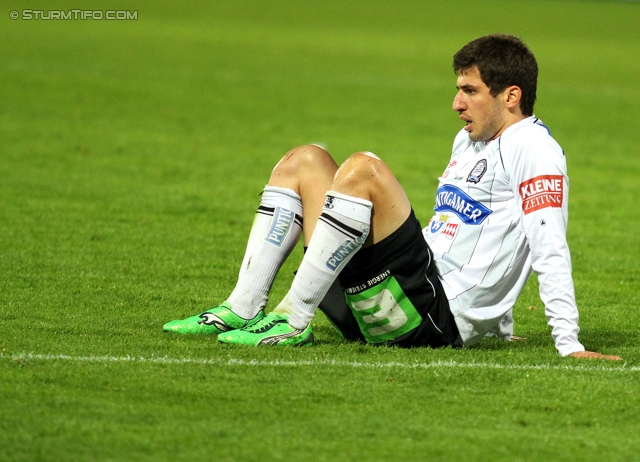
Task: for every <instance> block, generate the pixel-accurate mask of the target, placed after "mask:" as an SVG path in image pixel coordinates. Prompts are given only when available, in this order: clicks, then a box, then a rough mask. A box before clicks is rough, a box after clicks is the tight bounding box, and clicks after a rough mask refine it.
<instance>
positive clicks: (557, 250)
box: [505, 136, 617, 359]
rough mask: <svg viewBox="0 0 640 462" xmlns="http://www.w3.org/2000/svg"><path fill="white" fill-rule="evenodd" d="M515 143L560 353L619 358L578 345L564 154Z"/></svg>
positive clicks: (528, 230)
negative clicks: (569, 244)
mask: <svg viewBox="0 0 640 462" xmlns="http://www.w3.org/2000/svg"><path fill="white" fill-rule="evenodd" d="M514 138H515V137H514ZM513 141H514V143H513V144H512V145H511V147H512V150H511V151H512V153H513V154H514V156H513V158H512V162H513V163H512V169H511V172H510V173H511V175H510V176H511V182H512V187H513V190H514V194H515V195H516V199H517V200H518V201H519V206H520V210H519V213H520V216H521V223H522V226H523V228H524V232H525V235H526V237H527V242H528V244H529V248H530V250H531V260H532V266H533V270H534V272H535V273H536V274H537V275H538V281H539V283H540V298H541V300H542V302H543V303H544V305H545V314H546V317H547V321H548V324H549V326H550V327H551V335H552V337H553V339H554V342H555V345H556V348H557V350H558V352H559V353H560V354H561V355H562V356H569V355H571V356H573V357H576V358H602V359H615V358H617V357H607V356H605V355H600V354H598V353H594V352H588V351H585V348H584V346H583V345H582V344H581V343H580V341H579V340H578V332H579V331H580V328H579V326H578V320H579V316H578V308H577V305H576V301H575V292H574V285H573V278H572V275H571V257H570V253H569V246H568V244H567V240H566V231H567V221H568V192H569V191H568V189H569V182H568V178H567V175H566V164H565V160H564V155H563V153H562V150H561V148H560V147H559V146H557V144H556V143H555V141H553V139H551V138H548V139H545V137H544V136H543V137H536V136H532V137H525V138H518V139H514V140H513ZM505 147H506V146H505Z"/></svg>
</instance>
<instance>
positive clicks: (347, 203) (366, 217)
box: [323, 191, 373, 224]
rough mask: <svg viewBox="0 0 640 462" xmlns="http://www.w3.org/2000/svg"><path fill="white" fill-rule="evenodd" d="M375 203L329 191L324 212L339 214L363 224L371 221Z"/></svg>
mask: <svg viewBox="0 0 640 462" xmlns="http://www.w3.org/2000/svg"><path fill="white" fill-rule="evenodd" d="M372 208H373V203H372V202H371V201H368V200H366V199H362V198H361V197H355V196H349V195H347V194H342V193H339V192H336V191H327V200H326V201H325V204H324V208H323V211H324V212H326V213H332V212H333V213H337V214H339V215H342V216H345V217H348V218H351V219H353V220H356V221H359V222H361V223H367V224H368V223H369V222H370V221H371V209H372Z"/></svg>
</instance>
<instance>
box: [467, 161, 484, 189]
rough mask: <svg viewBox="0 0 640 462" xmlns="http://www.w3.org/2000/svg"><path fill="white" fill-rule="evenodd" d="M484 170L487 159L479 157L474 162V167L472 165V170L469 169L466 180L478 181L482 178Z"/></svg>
mask: <svg viewBox="0 0 640 462" xmlns="http://www.w3.org/2000/svg"><path fill="white" fill-rule="evenodd" d="M486 172H487V160H486V159H480V160H479V161H478V162H477V163H476V165H475V167H473V170H471V173H469V176H468V177H467V182H469V183H480V180H481V179H482V177H483V176H484V174H485V173H486Z"/></svg>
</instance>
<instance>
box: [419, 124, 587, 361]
mask: <svg viewBox="0 0 640 462" xmlns="http://www.w3.org/2000/svg"><path fill="white" fill-rule="evenodd" d="M566 172H567V169H566V162H565V158H564V153H563V151H562V149H561V148H560V146H559V145H558V143H556V141H555V140H554V139H553V138H552V137H551V135H550V134H549V131H548V130H547V128H546V127H545V126H544V125H543V124H542V122H540V121H539V120H538V119H537V118H536V117H535V116H531V117H528V118H526V119H524V120H522V121H520V122H518V123H516V124H514V125H512V126H510V127H508V128H507V129H506V130H505V131H504V132H503V133H502V135H501V136H500V137H498V138H497V139H495V140H491V141H488V142H473V141H471V140H470V138H469V135H468V134H467V132H466V131H464V130H461V131H460V133H458V135H457V136H456V139H455V141H454V143H453V153H452V156H451V160H450V162H449V165H448V166H447V168H446V170H445V172H444V173H443V175H442V176H441V177H440V178H439V180H440V185H439V187H438V192H437V194H436V205H435V209H434V210H435V215H434V216H433V218H431V220H430V221H429V224H428V226H427V227H426V228H424V229H423V234H424V236H425V239H426V240H427V242H428V244H429V246H430V247H431V249H432V250H433V253H434V256H435V258H436V263H437V267H438V270H439V272H440V277H441V279H442V283H443V286H444V289H445V292H446V294H447V298H448V299H449V305H450V307H451V312H452V313H453V315H454V317H455V320H456V324H457V325H458V328H459V330H460V335H461V337H462V340H463V341H464V343H465V345H466V346H470V345H474V344H476V343H477V342H479V341H480V339H482V337H484V335H485V334H486V333H487V332H488V331H490V330H491V329H495V328H496V326H498V324H499V322H500V320H501V319H502V317H503V316H504V315H505V314H506V313H507V312H508V311H509V310H510V309H511V308H512V307H513V305H514V304H515V302H516V299H517V298H518V295H519V294H520V291H521V290H522V288H523V287H524V285H525V283H526V282H527V280H528V279H529V276H530V275H531V272H532V271H535V273H536V274H537V275H538V280H539V283H540V298H541V299H542V302H543V303H544V305H545V314H546V316H547V320H548V323H549V326H551V329H552V330H551V335H552V336H553V339H554V341H555V345H556V348H557V349H558V351H559V352H560V354H561V355H562V356H566V355H568V354H570V353H573V352H576V351H583V350H584V347H583V346H582V345H581V344H580V342H579V341H578V332H579V327H578V309H577V307H576V302H575V294H574V288H573V279H572V277H571V257H570V255H569V247H568V245H567V240H566V230H567V218H568V207H567V205H568V204H567V202H568V193H569V181H568V177H567V173H566Z"/></svg>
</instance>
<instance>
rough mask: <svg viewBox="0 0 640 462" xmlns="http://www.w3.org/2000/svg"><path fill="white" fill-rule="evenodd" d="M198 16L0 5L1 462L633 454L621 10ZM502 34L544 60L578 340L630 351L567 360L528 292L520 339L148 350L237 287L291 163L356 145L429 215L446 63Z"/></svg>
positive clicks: (632, 57)
mask: <svg viewBox="0 0 640 462" xmlns="http://www.w3.org/2000/svg"><path fill="white" fill-rule="evenodd" d="M80 3H82V2H80ZM85 3H87V4H88V2H85ZM194 3H198V2H194ZM202 3H203V5H200V6H198V5H190V4H188V5H184V6H178V5H177V4H174V3H172V2H151V1H143V0H139V1H137V2H115V3H107V2H91V6H90V9H92V10H103V11H106V10H129V11H137V19H136V20H128V21H126V20H122V21H98V20H91V19H88V20H67V21H62V20H59V21H55V20H24V19H20V18H19V19H17V20H12V19H11V18H10V12H11V11H12V10H17V11H19V12H21V11H22V10H23V9H25V8H27V7H28V8H30V9H32V10H45V12H46V11H47V10H50V9H53V8H55V9H56V10H64V11H66V10H71V9H79V8H80V9H82V8H83V6H82V5H79V4H78V2H75V3H74V2H70V1H67V0H60V1H57V2H55V4H51V3H45V2H41V1H35V0H34V1H30V2H29V3H28V4H27V3H26V2H17V1H15V2H2V3H1V5H2V6H1V7H0V18H1V19H0V24H1V27H0V56H2V60H1V62H0V95H1V98H0V101H1V103H0V460H3V461H4V460H7V461H35V460H38V461H63V460H64V461H73V460H82V461H86V460H113V461H116V460H117V461H121V460H131V461H142V460H153V461H162V460H171V461H194V460H220V461H234V460H242V461H245V460H246V461H249V460H260V461H262V460H303V461H306V460H314V461H324V460H327V461H342V460H345V461H388V460H398V461H401V460H415V461H452V460H469V461H485V460H486V461H488V460H492V461H493V460H497V461H534V460H545V461H549V460H553V461H582V460H595V461H618V460H619V461H623V460H624V461H629V460H640V411H639V409H640V397H639V390H638V389H639V384H640V333H639V332H640V313H639V311H638V306H639V305H640V296H639V294H638V293H639V290H640V265H639V263H638V258H639V257H640V234H639V233H638V231H637V230H638V229H639V228H640V215H639V214H638V211H637V210H638V209H637V201H638V198H639V197H640V156H638V154H637V151H638V136H637V128H636V127H635V119H636V118H637V105H638V102H640V89H639V87H638V85H637V82H638V78H639V76H640V60H639V59H638V57H639V56H640V34H639V24H640V4H639V3H637V2H612V1H599V2H598V1H594V2H589V1H538V0H535V1H529V2H523V1H515V0H512V1H485V2H481V4H480V3H479V2H476V3H473V2H471V3H469V2H467V3H462V2H444V1H418V0H415V1H412V0H401V1H395V2H390V1H380V0H369V1H367V2H365V1H355V0H354V1H351V0H346V1H328V0H324V1H314V2H296V1H293V0H288V1H285V0H282V1H279V0H264V1H259V2H258V1H255V2H253V1H249V0H240V1H229V2H227V1H225V2H222V1H215V2H209V3H205V2H202ZM87 8H89V7H87ZM497 31H499V32H506V33H513V34H516V35H518V36H520V37H521V38H523V39H524V40H525V41H526V42H527V43H528V44H529V45H530V46H531V48H532V49H533V51H534V52H535V53H536V55H537V58H538V61H539V64H540V68H541V72H540V80H539V92H538V103H537V106H536V114H537V115H538V116H539V117H540V118H542V119H543V120H544V121H545V123H546V125H548V126H549V128H550V129H551V131H552V133H553V135H554V137H555V138H556V139H557V140H558V142H559V143H560V144H561V145H562V146H563V148H564V149H565V152H566V155H567V161H568V165H569V174H570V177H571V202H570V224H569V233H568V240H569V244H570V246H571V249H572V257H573V267H574V278H575V284H576V291H577V299H578V304H579V307H580V310H581V311H580V312H581V327H582V331H581V336H580V338H581V340H582V342H583V343H584V344H585V346H586V347H587V348H588V349H592V350H596V351H599V352H602V353H607V354H617V355H620V356H622V357H623V359H624V361H622V362H618V363H610V362H604V361H578V360H575V359H570V358H560V357H559V356H558V355H557V353H556V350H555V348H554V346H553V342H552V339H551V336H550V331H549V328H548V327H547V325H546V319H545V316H544V308H543V306H542V304H541V302H540V300H539V298H538V295H537V282H536V280H535V278H533V279H532V280H531V281H530V282H529V284H528V285H527V287H526V288H525V291H524V292H523V294H522V295H521V297H520V299H519V301H518V303H517V305H516V307H515V311H514V312H515V318H516V335H519V336H522V337H526V338H528V339H529V340H528V341H526V342H508V343H507V342H497V341H492V340H485V341H484V342H482V343H481V344H480V345H479V346H477V347H475V348H472V349H467V350H451V349H442V350H429V349H414V350H400V349H395V348H373V347H368V346H364V345H355V344H347V343H344V342H343V341H341V340H340V338H339V337H338V336H337V334H335V333H334V331H333V329H332V328H331V327H330V325H329V323H328V321H327V320H326V319H325V318H324V317H323V316H322V314H321V313H318V314H317V315H316V318H315V319H314V330H315V333H316V339H317V342H316V344H315V345H314V346H313V347H311V348H301V349H295V348H286V347H283V348H242V347H232V346H228V345H219V344H218V343H217V342H216V340H215V339H214V338H206V337H184V336H179V337H178V336H172V335H168V334H164V333H163V332H162V325H163V324H164V323H165V322H166V321H169V320H171V319H176V318H180V317H185V316H188V315H192V314H196V313H197V312H200V311H203V310H204V309H206V308H208V307H210V306H213V305H215V304H217V303H218V302H220V301H221V300H223V299H224V298H225V297H226V296H227V295H228V293H229V292H230V290H231V288H232V287H233V285H234V283H235V277H236V274H237V270H238V266H239V264H240V260H241V259H242V255H243V253H244V245H245V241H246V238H247V236H248V232H249V227H250V225H251V222H252V220H253V213H254V210H255V208H256V206H257V204H258V196H257V195H258V193H259V192H260V191H261V189H262V187H263V185H264V184H265V183H266V181H267V179H268V176H269V172H270V169H271V168H272V166H273V165H274V164H275V162H277V160H278V159H279V158H280V156H281V155H282V154H283V153H284V152H286V151H287V150H288V149H289V148H291V147H293V146H295V145H299V144H303V143H309V142H316V143H322V144H323V145H325V146H326V147H327V148H328V149H329V151H331V152H332V153H333V154H334V156H335V157H336V158H337V159H338V160H343V159H345V158H346V157H347V156H348V155H349V154H351V153H352V152H354V151H357V150H362V149H366V150H370V151H373V152H375V153H376V154H378V155H379V156H381V157H382V158H383V159H384V160H385V161H386V162H387V163H388V164H389V165H390V166H391V168H392V169H393V170H394V171H395V172H396V173H397V176H398V178H399V180H400V182H401V183H402V184H403V186H404V187H405V189H406V191H407V193H408V195H409V197H410V199H411V200H412V203H413V205H414V208H415V210H416V213H417V215H418V217H419V218H420V219H421V220H422V222H423V223H426V221H427V220H428V218H429V216H430V211H431V209H432V208H433V204H434V192H435V187H436V185H437V176H438V175H439V174H440V173H441V172H442V171H443V169H444V167H445V166H446V162H447V161H448V158H449V154H450V149H451V142H452V140H453V136H454V135H455V133H456V132H457V130H459V128H460V126H461V123H460V121H459V120H458V119H457V116H456V114H455V113H453V112H452V111H451V102H452V99H453V96H454V94H455V76H454V74H453V72H452V70H451V57H452V56H453V54H454V53H455V51H457V50H458V49H459V48H460V47H461V46H462V45H464V44H465V43H467V42H468V41H469V40H471V39H473V38H476V37H477V36H480V35H483V34H486V33H490V32H497ZM301 255H302V249H301V248H298V249H296V251H295V252H294V254H293V256H292V258H291V259H290V261H288V262H287V264H286V265H285V266H284V267H283V269H282V271H281V273H280V274H279V276H278V279H277V281H276V284H275V287H274V289H273V293H272V300H271V302H270V306H271V307H273V306H274V305H275V303H277V301H279V299H280V297H282V296H283V295H284V293H285V292H286V290H287V287H288V284H289V283H290V282H291V280H292V278H293V274H292V273H293V271H294V270H295V269H296V266H297V263H298V262H299V259H300V258H301Z"/></svg>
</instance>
